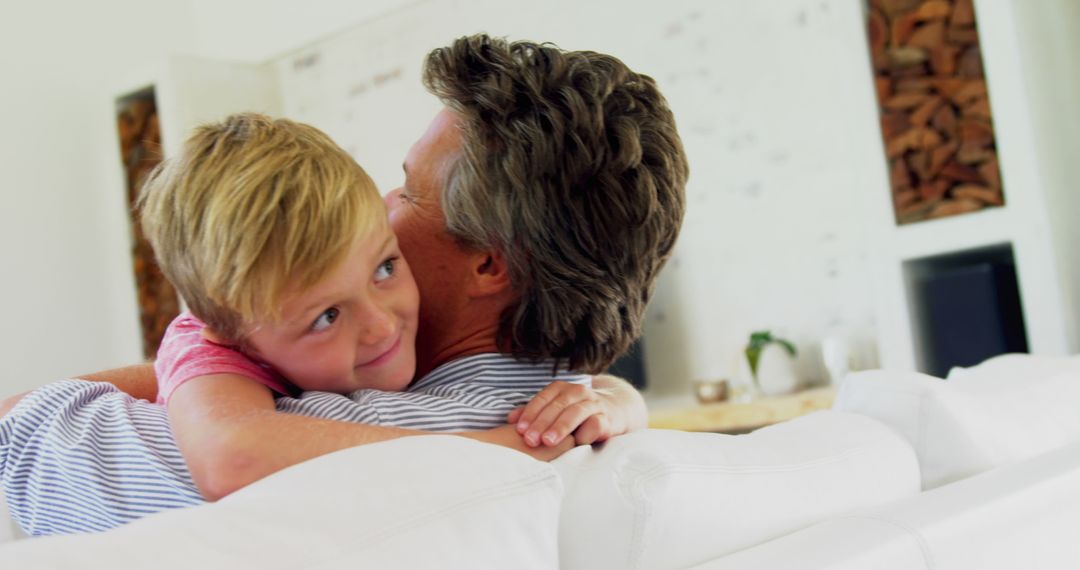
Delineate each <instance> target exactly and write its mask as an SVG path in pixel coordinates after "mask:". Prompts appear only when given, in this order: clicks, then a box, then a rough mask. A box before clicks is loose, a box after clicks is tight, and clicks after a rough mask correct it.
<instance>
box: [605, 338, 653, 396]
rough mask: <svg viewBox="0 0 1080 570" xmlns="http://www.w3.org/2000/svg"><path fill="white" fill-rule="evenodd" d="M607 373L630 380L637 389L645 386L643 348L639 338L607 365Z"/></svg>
mask: <svg viewBox="0 0 1080 570" xmlns="http://www.w3.org/2000/svg"><path fill="white" fill-rule="evenodd" d="M607 373H608V374H611V375H612V376H618V377H620V378H622V379H624V380H626V381H627V382H630V383H631V384H633V385H634V387H635V388H637V389H638V390H642V389H644V388H645V350H644V348H643V347H642V345H641V339H640V338H639V339H637V340H635V341H634V344H632V345H630V348H629V349H627V351H626V352H624V353H623V355H622V356H620V357H619V358H618V359H617V360H616V361H615V362H613V363H612V364H611V366H609V367H608V369H607Z"/></svg>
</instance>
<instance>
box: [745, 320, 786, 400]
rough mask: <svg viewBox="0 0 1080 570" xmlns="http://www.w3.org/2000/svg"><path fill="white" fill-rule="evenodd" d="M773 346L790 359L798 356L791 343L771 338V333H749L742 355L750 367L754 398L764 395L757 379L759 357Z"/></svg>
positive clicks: (774, 337)
mask: <svg viewBox="0 0 1080 570" xmlns="http://www.w3.org/2000/svg"><path fill="white" fill-rule="evenodd" d="M773 344H775V345H778V346H779V347H781V348H782V349H783V350H784V351H785V352H787V354H788V356H790V357H792V358H794V357H795V356H796V355H797V354H798V352H797V351H796V350H795V345H794V344H792V343H791V341H788V340H785V339H782V338H779V337H776V336H773V334H772V331H756V332H753V333H750V340H749V342H747V344H746V349H745V350H744V353H745V354H746V362H747V364H749V365H750V380H751V382H752V386H753V395H754V396H755V397H756V396H760V395H761V394H763V393H764V392H763V390H762V389H761V380H760V379H759V378H758V364H760V362H761V355H762V353H763V352H764V351H765V349H766V348H767V347H768V346H770V345H773Z"/></svg>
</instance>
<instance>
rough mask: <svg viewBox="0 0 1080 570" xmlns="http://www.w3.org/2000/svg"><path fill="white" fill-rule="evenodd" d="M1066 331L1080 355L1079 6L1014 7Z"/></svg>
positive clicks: (1062, 1) (1054, 1)
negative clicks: (1048, 214)
mask: <svg viewBox="0 0 1080 570" xmlns="http://www.w3.org/2000/svg"><path fill="white" fill-rule="evenodd" d="M1014 6H1015V8H1014V14H1015V15H1016V24H1017V33H1018V36H1019V42H1018V43H1019V45H1020V49H1021V55H1022V57H1023V60H1024V62H1025V70H1024V71H1025V75H1024V81H1023V83H1024V84H1025V85H1026V86H1027V92H1028V95H1029V97H1030V98H1031V102H1032V109H1033V117H1034V125H1033V128H1034V138H1035V144H1036V148H1037V150H1038V155H1039V159H1040V167H1041V170H1042V173H1043V177H1042V180H1043V184H1044V188H1045V191H1046V195H1047V204H1048V206H1049V211H1050V226H1051V228H1052V230H1053V235H1054V242H1055V254H1056V261H1057V265H1058V271H1059V272H1060V279H1061V289H1062V293H1063V296H1064V301H1065V303H1064V305H1065V313H1066V318H1067V324H1068V326H1069V328H1068V334H1069V338H1068V350H1069V352H1072V353H1077V352H1080V253H1077V251H1078V250H1080V220H1078V217H1080V161H1078V160H1077V158H1078V157H1080V67H1077V60H1078V59H1077V58H1078V55H1080V3H1077V2H1076V1H1075V0H1049V1H1045V2H1015V4H1014Z"/></svg>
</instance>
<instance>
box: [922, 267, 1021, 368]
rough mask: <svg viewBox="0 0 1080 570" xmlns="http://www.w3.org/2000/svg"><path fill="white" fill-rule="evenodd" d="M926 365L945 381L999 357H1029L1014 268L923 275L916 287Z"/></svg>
mask: <svg viewBox="0 0 1080 570" xmlns="http://www.w3.org/2000/svg"><path fill="white" fill-rule="evenodd" d="M917 297H918V299H919V302H920V304H921V309H922V310H921V314H922V315H921V318H922V321H923V322H922V323H921V326H920V327H919V329H920V332H921V334H923V335H925V337H924V338H923V343H922V346H923V364H924V367H925V368H926V372H927V373H929V374H933V375H934V376H938V377H942V378H944V377H945V376H946V375H947V374H948V372H949V369H950V368H952V367H953V366H972V365H975V364H978V363H980V362H982V361H983V360H986V359H987V358H990V357H991V356H996V355H998V354H1003V353H1006V352H1027V351H1028V344H1027V333H1026V331H1025V328H1024V314H1023V308H1022V306H1021V303H1020V289H1019V287H1018V285H1017V280H1016V268H1015V266H1014V264H1013V263H1012V261H1011V260H1008V261H1005V260H986V261H981V262H975V263H969V264H965V265H961V266H959V267H955V266H954V267H945V268H938V269H937V270H933V271H929V272H927V273H924V274H923V275H922V278H921V283H920V284H919V286H918V292H917Z"/></svg>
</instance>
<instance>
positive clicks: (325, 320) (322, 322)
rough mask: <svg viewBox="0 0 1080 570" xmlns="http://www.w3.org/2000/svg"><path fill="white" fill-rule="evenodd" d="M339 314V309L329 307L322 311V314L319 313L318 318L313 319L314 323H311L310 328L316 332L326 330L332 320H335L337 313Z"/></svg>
mask: <svg viewBox="0 0 1080 570" xmlns="http://www.w3.org/2000/svg"><path fill="white" fill-rule="evenodd" d="M340 314H341V311H339V310H338V309H337V308H335V307H330V308H329V309H327V310H325V311H323V314H321V315H319V318H317V319H315V322H314V323H311V330H313V331H316V332H317V331H322V330H326V329H327V328H329V327H330V325H332V324H333V323H334V321H336V320H337V318H338V315H340Z"/></svg>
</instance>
